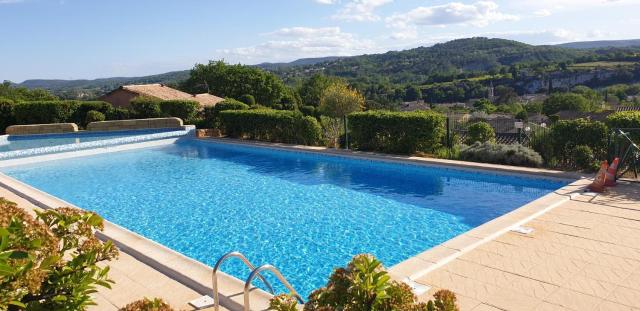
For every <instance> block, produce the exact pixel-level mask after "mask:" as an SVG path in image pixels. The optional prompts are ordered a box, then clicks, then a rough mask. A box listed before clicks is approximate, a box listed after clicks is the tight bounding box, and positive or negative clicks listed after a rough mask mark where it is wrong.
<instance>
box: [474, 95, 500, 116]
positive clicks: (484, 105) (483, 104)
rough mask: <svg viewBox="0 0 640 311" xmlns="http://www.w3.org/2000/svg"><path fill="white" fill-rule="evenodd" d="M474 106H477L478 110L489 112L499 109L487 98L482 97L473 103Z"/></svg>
mask: <svg viewBox="0 0 640 311" xmlns="http://www.w3.org/2000/svg"><path fill="white" fill-rule="evenodd" d="M473 108H475V109H476V110H478V111H484V112H486V113H487V114H492V113H494V112H495V111H496V109H497V107H496V106H495V105H494V104H492V103H491V102H490V101H489V100H488V99H486V98H482V99H480V100H478V101H476V102H475V103H473Z"/></svg>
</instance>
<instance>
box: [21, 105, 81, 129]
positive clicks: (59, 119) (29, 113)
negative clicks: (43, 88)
mask: <svg viewBox="0 0 640 311" xmlns="http://www.w3.org/2000/svg"><path fill="white" fill-rule="evenodd" d="M78 106H79V102H77V101H71V100H65V101H33V102H21V103H17V104H16V105H15V106H14V115H15V119H16V124H43V123H64V122H73V118H72V116H73V114H74V113H75V112H76V110H77V109H78Z"/></svg>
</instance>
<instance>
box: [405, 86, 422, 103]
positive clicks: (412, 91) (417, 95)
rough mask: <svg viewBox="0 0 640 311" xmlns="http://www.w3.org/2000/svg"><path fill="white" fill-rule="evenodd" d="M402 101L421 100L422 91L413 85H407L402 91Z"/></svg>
mask: <svg viewBox="0 0 640 311" xmlns="http://www.w3.org/2000/svg"><path fill="white" fill-rule="evenodd" d="M403 99H404V101H407V102H412V101H417V100H419V99H422V90H420V88H419V87H417V86H415V85H408V86H407V87H406V88H405V89H404V98H403Z"/></svg>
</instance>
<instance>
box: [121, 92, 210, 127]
mask: <svg viewBox="0 0 640 311" xmlns="http://www.w3.org/2000/svg"><path fill="white" fill-rule="evenodd" d="M199 108H200V104H199V103H198V102H197V101H193V100H180V99H178V100H159V99H156V98H151V97H142V96H141V97H137V98H135V99H134V100H132V101H131V111H132V113H133V116H134V117H135V118H140V119H145V118H160V117H176V118H180V119H182V120H184V121H185V122H190V121H193V120H194V119H195V118H196V117H197V116H198V110H199Z"/></svg>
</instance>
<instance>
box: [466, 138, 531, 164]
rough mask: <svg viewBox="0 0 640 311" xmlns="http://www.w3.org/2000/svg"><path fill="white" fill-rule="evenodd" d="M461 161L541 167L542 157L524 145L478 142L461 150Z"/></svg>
mask: <svg viewBox="0 0 640 311" xmlns="http://www.w3.org/2000/svg"><path fill="white" fill-rule="evenodd" d="M460 159H461V160H464V161H474V162H483V163H495V164H507V165H518V166H530V167H539V166H541V165H542V157H541V156H540V154H538V153H537V152H535V151H533V150H532V149H530V148H527V147H525V146H522V145H503V144H493V143H480V142H476V143H475V144H473V145H471V146H463V147H462V148H461V149H460Z"/></svg>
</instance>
